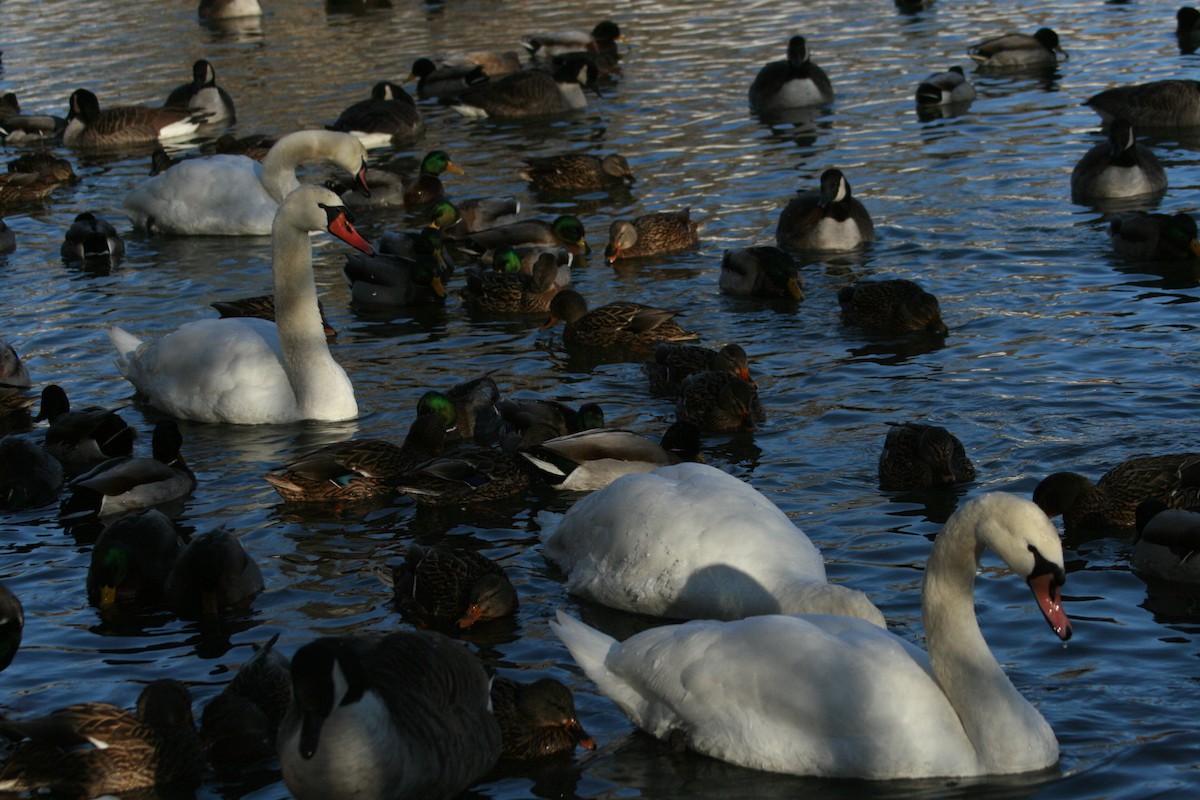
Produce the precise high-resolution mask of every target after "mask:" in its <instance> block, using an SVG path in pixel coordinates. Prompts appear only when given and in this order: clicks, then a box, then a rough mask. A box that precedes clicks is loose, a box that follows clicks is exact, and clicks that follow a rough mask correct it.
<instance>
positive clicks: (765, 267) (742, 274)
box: [717, 245, 804, 300]
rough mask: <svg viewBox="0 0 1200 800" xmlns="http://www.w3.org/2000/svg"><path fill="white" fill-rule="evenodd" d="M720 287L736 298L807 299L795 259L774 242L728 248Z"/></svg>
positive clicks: (719, 282)
mask: <svg viewBox="0 0 1200 800" xmlns="http://www.w3.org/2000/svg"><path fill="white" fill-rule="evenodd" d="M717 286H718V287H719V288H720V290H721V291H722V292H724V293H725V294H729V295H734V296H735V297H790V298H791V299H793V300H803V299H804V289H803V287H802V286H801V284H800V273H799V268H798V267H797V266H796V261H795V259H793V258H792V257H791V256H790V255H788V254H787V253H786V252H784V251H783V250H781V249H779V248H778V247H773V246H771V245H764V246H761V247H735V248H732V249H729V250H726V251H725V254H724V255H723V256H722V257H721V277H720V278H718V279H717Z"/></svg>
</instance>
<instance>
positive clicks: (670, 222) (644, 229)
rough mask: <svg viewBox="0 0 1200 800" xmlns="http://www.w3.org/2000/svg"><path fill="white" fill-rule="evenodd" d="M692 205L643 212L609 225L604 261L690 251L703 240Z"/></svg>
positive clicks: (610, 261)
mask: <svg viewBox="0 0 1200 800" xmlns="http://www.w3.org/2000/svg"><path fill="white" fill-rule="evenodd" d="M691 213H692V210H691V209H690V208H685V209H682V210H681V211H660V212H658V213H656V214H643V215H642V216H640V217H637V218H636V219H634V220H632V221H630V220H627V219H619V220H616V221H615V222H613V224H612V225H610V226H609V228H608V246H607V247H605V248H604V260H605V261H607V262H608V263H610V264H611V263H613V262H614V261H616V260H618V259H621V258H643V257H646V256H659V255H666V254H668V253H678V252H681V251H683V250H691V249H692V248H694V247H696V245H698V244H699V243H700V237H699V231H700V224H699V223H697V222H696V221H695V220H693V219H692V218H691Z"/></svg>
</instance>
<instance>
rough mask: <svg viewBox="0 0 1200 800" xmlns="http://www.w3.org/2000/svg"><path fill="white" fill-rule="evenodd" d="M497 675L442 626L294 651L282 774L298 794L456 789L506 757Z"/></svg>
mask: <svg viewBox="0 0 1200 800" xmlns="http://www.w3.org/2000/svg"><path fill="white" fill-rule="evenodd" d="M489 680H490V679H489V677H488V674H487V672H486V671H485V670H484V668H483V664H482V663H481V662H480V661H479V659H478V658H476V656H475V655H474V654H473V653H471V652H470V651H469V650H467V649H466V647H465V646H463V645H461V644H459V643H458V642H455V641H454V640H452V639H450V638H448V637H446V636H445V635H443V634H440V633H437V632H435V631H412V632H402V633H392V634H389V635H388V636H384V637H382V638H367V637H342V638H333V637H328V638H323V639H317V640H315V641H313V642H309V643H308V644H306V645H304V646H303V647H301V648H300V649H299V650H297V651H296V653H295V655H294V656H292V702H291V705H290V706H289V707H288V712H287V716H286V717H284V720H283V724H282V725H280V728H279V740H278V742H279V764H280V767H281V768H282V771H283V781H284V783H285V784H287V788H288V790H289V791H290V792H291V793H292V795H293V796H294V797H295V798H297V800H329V798H334V797H364V798H366V797H373V798H384V797H387V798H413V799H414V800H415V798H434V797H440V798H448V797H455V796H457V795H458V794H459V793H460V792H462V791H463V790H464V789H466V788H467V787H468V786H470V785H471V784H472V783H474V782H475V781H477V780H478V779H479V778H481V777H483V775H484V774H485V773H487V771H488V770H490V769H491V768H492V767H493V766H494V765H495V763H496V760H497V759H498V758H499V756H500V728H499V726H498V725H497V723H496V718H495V717H494V716H493V715H492V710H491V704H490V702H489V698H488V686H489Z"/></svg>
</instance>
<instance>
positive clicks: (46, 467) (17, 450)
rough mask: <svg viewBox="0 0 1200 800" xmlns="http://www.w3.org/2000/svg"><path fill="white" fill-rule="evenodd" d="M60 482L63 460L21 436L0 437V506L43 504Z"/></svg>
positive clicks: (56, 491) (57, 488) (20, 507)
mask: <svg viewBox="0 0 1200 800" xmlns="http://www.w3.org/2000/svg"><path fill="white" fill-rule="evenodd" d="M26 416H28V415H26ZM62 485H63V468H62V464H61V463H59V461H58V459H57V458H55V457H54V456H53V455H52V454H51V453H50V452H49V451H47V450H46V449H45V448H44V447H42V446H41V445H39V444H38V443H37V442H32V441H30V440H29V439H26V438H24V437H21V436H5V437H4V438H3V439H0V508H6V509H9V510H11V511H16V510H18V509H22V508H32V507H34V506H40V505H44V504H45V503H49V502H50V501H51V500H53V499H54V498H56V497H58V490H59V489H61V488H62Z"/></svg>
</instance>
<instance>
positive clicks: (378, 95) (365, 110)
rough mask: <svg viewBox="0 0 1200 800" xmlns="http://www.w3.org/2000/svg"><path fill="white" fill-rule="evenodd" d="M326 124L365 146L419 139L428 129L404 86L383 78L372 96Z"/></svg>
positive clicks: (380, 145)
mask: <svg viewBox="0 0 1200 800" xmlns="http://www.w3.org/2000/svg"><path fill="white" fill-rule="evenodd" d="M326 128H328V129H329V130H331V131H341V132H343V133H349V134H351V135H353V136H355V137H356V138H358V139H359V140H360V141H361V142H362V143H363V145H365V146H366V147H383V146H386V145H399V144H407V143H409V142H413V141H416V140H417V139H418V138H420V136H421V134H423V133H424V132H425V121H424V120H423V119H421V112H420V111H419V110H417V104H416V102H415V101H414V100H413V99H412V96H411V95H409V93H408V92H406V91H404V87H403V86H400V85H399V84H396V83H389V82H388V81H380V82H379V83H376V84H375V86H374V87H372V89H371V96H370V97H369V98H367V99H366V100H359V101H358V102H357V103H354V104H353V105H351V106H350V107H349V108H347V109H346V110H345V111H343V112H342V113H341V114H340V115H339V116H338V118H337V119H336V120H334V121H333V124H332V125H327V126H326Z"/></svg>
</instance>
